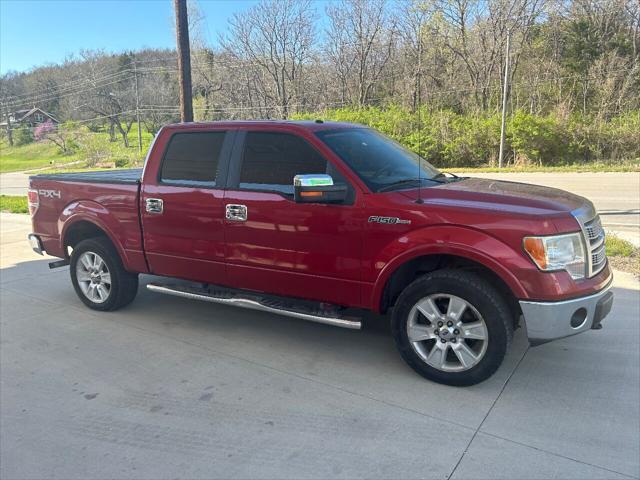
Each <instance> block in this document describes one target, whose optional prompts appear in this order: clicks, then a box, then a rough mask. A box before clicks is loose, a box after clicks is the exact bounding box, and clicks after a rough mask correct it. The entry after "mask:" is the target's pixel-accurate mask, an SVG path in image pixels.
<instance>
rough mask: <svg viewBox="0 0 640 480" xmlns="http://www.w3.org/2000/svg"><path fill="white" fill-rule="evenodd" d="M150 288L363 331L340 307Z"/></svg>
mask: <svg viewBox="0 0 640 480" xmlns="http://www.w3.org/2000/svg"><path fill="white" fill-rule="evenodd" d="M147 288H148V289H149V290H151V291H152V292H159V293H166V294H167V295H174V296H176V297H183V298H190V299H193V300H204V301H205V302H212V303H221V304H223V305H233V306H236V307H243V308H248V309H251V310H260V311H263V312H269V313H276V314H279V315H285V316H287V317H294V318H300V319H302V320H309V321H311V322H317V323H324V324H327V325H334V326H336V327H342V328H351V329H356V330H357V329H360V328H361V327H362V324H361V322H360V320H359V319H357V318H352V317H343V316H341V315H340V313H339V311H338V308H337V307H334V306H327V305H326V304H321V303H317V302H308V301H305V300H299V301H296V300H292V299H288V298H283V297H276V296H270V295H260V294H257V293H252V292H244V291H241V290H240V291H239V290H232V289H226V288H222V287H212V286H211V287H205V288H194V287H191V286H189V285H177V284H176V285H161V284H157V283H149V284H147ZM323 307H324V308H323Z"/></svg>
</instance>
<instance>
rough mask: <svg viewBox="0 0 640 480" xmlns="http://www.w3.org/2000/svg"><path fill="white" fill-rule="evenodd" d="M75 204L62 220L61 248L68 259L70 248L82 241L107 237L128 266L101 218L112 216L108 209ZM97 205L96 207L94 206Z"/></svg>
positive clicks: (124, 255)
mask: <svg viewBox="0 0 640 480" xmlns="http://www.w3.org/2000/svg"><path fill="white" fill-rule="evenodd" d="M89 203H90V204H89V205H87V203H86V202H83V203H80V202H77V203H74V204H71V205H69V206H67V207H66V208H65V209H64V210H63V213H62V215H61V216H60V218H59V219H58V225H59V229H60V247H61V249H62V251H63V252H64V255H65V257H66V258H68V257H69V247H71V248H73V247H74V246H75V245H77V244H78V243H79V242H80V241H82V240H85V239H87V238H93V237H105V238H107V239H109V241H110V242H111V244H112V245H113V246H114V247H115V249H116V251H117V252H118V255H120V258H121V259H122V262H123V264H124V265H127V263H128V262H127V255H126V252H125V251H124V249H123V248H122V245H121V244H120V242H118V241H117V237H116V235H115V233H114V232H113V230H112V229H110V228H109V227H108V225H107V224H106V222H105V221H103V219H102V218H101V217H105V216H107V218H108V216H109V215H110V213H109V212H108V210H107V209H105V208H104V207H103V206H101V205H100V204H97V203H96V202H89ZM93 204H95V205H93Z"/></svg>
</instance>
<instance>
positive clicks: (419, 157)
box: [416, 21, 424, 204]
mask: <svg viewBox="0 0 640 480" xmlns="http://www.w3.org/2000/svg"><path fill="white" fill-rule="evenodd" d="M421 76H422V21H421V22H420V26H419V27H418V85H417V86H416V94H417V97H418V98H417V100H418V101H417V102H416V108H417V118H418V199H417V200H416V203H419V204H422V203H424V201H423V200H422V178H421V177H422V157H421V156H420V152H421V151H422V132H421V130H422V113H421V112H420V106H421V105H422V91H421Z"/></svg>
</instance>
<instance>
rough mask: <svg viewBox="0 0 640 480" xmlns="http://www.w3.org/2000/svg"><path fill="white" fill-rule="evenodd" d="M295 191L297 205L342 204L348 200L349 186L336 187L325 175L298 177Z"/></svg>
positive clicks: (295, 179)
mask: <svg viewBox="0 0 640 480" xmlns="http://www.w3.org/2000/svg"><path fill="white" fill-rule="evenodd" d="M293 191H294V199H295V201H296V203H342V202H344V201H345V200H346V198H347V186H346V185H334V184H333V178H331V175H327V174H325V173H318V174H309V175H296V176H295V177H294V178H293Z"/></svg>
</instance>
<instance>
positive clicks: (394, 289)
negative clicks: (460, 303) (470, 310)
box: [372, 252, 524, 322]
mask: <svg viewBox="0 0 640 480" xmlns="http://www.w3.org/2000/svg"><path fill="white" fill-rule="evenodd" d="M483 260H484V261H483ZM444 268H453V269H460V270H467V271H470V272H473V273H475V274H476V275H479V276H480V277H482V278H484V279H486V280H487V281H488V282H490V283H491V284H492V285H493V286H494V287H495V288H496V289H497V290H498V291H499V292H500V293H501V294H502V296H503V297H504V298H505V300H506V301H507V303H508V305H509V308H510V310H511V313H512V315H513V317H514V322H517V320H518V318H519V317H520V313H521V312H520V305H519V303H518V298H521V296H522V295H523V291H524V290H523V288H522V286H521V285H520V283H519V282H518V281H517V279H515V278H514V277H513V276H512V275H511V274H510V272H505V269H504V268H503V267H501V266H500V265H499V264H497V262H494V261H493V260H491V259H489V260H487V259H484V258H482V257H480V258H478V256H477V255H470V254H468V253H467V252H455V253H453V252H446V253H444V252H443V253H439V252H425V253H418V254H415V255H412V256H410V257H409V258H405V259H403V260H402V261H398V262H396V263H395V264H394V265H393V266H392V268H389V269H388V271H387V272H385V273H386V274H385V275H384V277H383V278H381V279H379V281H378V282H377V283H376V288H375V289H374V295H373V299H372V303H373V309H374V310H376V311H378V312H380V313H386V312H387V311H388V310H389V309H390V308H392V307H393V305H394V304H395V302H396V300H397V298H398V296H399V295H400V293H401V292H402V290H404V288H405V287H406V286H407V285H409V284H410V283H411V282H413V281H414V280H415V279H416V278H418V277H420V276H421V275H424V274H426V273H429V272H432V271H435V270H441V269H444ZM381 277H382V275H381Z"/></svg>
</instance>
